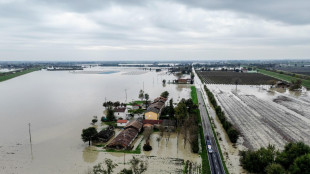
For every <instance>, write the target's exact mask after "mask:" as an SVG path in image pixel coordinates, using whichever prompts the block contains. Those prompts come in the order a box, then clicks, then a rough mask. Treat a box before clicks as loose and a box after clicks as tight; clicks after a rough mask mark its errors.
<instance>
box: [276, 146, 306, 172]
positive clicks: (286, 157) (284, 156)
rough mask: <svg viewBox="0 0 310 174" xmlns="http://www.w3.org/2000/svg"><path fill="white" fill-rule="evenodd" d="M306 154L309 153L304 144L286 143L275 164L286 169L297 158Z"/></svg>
mask: <svg viewBox="0 0 310 174" xmlns="http://www.w3.org/2000/svg"><path fill="white" fill-rule="evenodd" d="M307 153H310V147H309V146H308V145H306V144H305V143H303V142H297V143H288V144H287V145H285V146H284V150H283V151H282V152H281V153H280V154H279V155H278V156H277V158H276V162H277V163H279V164H281V165H282V166H283V167H284V168H286V169H288V168H289V167H290V166H291V165H292V164H293V163H294V160H295V159H296V158H297V157H299V156H302V155H305V154H307Z"/></svg>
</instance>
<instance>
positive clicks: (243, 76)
mask: <svg viewBox="0 0 310 174" xmlns="http://www.w3.org/2000/svg"><path fill="white" fill-rule="evenodd" d="M197 73H199V75H200V77H201V78H202V80H203V82H204V83H207V84H235V83H236V82H237V83H238V84H240V85H259V84H270V83H271V81H272V80H276V79H275V78H273V77H270V76H266V75H263V74H259V73H241V72H234V71H198V72H197Z"/></svg>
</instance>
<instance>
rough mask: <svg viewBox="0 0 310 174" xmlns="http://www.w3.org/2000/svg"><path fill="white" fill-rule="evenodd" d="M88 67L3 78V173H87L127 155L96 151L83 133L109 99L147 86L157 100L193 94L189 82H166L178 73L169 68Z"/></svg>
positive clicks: (0, 170)
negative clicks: (167, 95)
mask: <svg viewBox="0 0 310 174" xmlns="http://www.w3.org/2000/svg"><path fill="white" fill-rule="evenodd" d="M90 71H105V72H108V73H97V72H94V73H92V72H90ZM85 72H86V73H72V72H68V71H53V72H51V71H44V70H42V71H37V72H33V73H30V74H26V75H23V76H20V77H17V78H14V79H11V80H8V81H4V82H1V83H0V173H85V171H86V170H87V168H88V167H91V166H93V165H95V164H97V163H99V162H102V161H103V159H104V158H115V159H118V158H119V157H120V156H122V154H117V153H113V154H112V153H110V154H108V153H101V152H97V151H93V150H92V149H91V148H93V147H87V146H88V144H87V143H85V144H84V143H83V142H82V140H81V138H80V134H81V130H82V129H83V128H87V127H89V126H90V122H91V119H92V118H93V116H98V117H99V118H100V117H101V116H102V113H103V107H102V103H103V102H104V101H105V99H106V100H111V101H120V102H130V101H132V100H137V98H138V95H139V90H140V89H143V88H144V90H145V92H146V93H148V94H149V95H150V99H151V100H152V99H154V98H156V97H158V96H159V95H160V93H161V92H163V91H165V90H167V91H168V92H169V93H170V96H171V97H173V99H174V102H177V101H179V100H180V99H181V98H189V94H190V89H189V86H187V85H174V84H166V85H163V84H162V80H163V79H166V80H167V81H169V80H170V81H171V80H173V79H176V77H174V76H173V75H167V74H166V73H165V71H163V72H158V73H156V72H154V71H149V70H148V71H142V70H139V69H135V68H112V67H105V68H99V67H95V68H91V69H86V70H85ZM125 90H126V91H127V100H126V93H125ZM28 123H31V133H32V145H30V142H29V132H28V128H29V127H28Z"/></svg>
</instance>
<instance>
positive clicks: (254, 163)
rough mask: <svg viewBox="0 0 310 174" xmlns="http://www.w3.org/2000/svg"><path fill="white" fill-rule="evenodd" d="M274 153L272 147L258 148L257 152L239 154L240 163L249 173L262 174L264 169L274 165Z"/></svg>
mask: <svg viewBox="0 0 310 174" xmlns="http://www.w3.org/2000/svg"><path fill="white" fill-rule="evenodd" d="M275 156H276V151H275V148H274V146H271V145H269V146H268V147H267V148H264V147H262V148H260V149H259V150H257V151H247V152H241V158H240V163H241V165H242V167H243V168H244V169H246V170H248V171H249V172H251V173H264V172H265V168H266V167H267V166H268V165H270V164H272V163H274V159H275Z"/></svg>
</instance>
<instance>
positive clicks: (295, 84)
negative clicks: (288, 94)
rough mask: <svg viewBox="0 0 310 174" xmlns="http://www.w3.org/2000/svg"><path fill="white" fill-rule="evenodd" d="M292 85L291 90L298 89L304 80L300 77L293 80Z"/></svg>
mask: <svg viewBox="0 0 310 174" xmlns="http://www.w3.org/2000/svg"><path fill="white" fill-rule="evenodd" d="M291 83H292V85H291V87H290V90H297V89H300V88H301V83H302V81H301V80H300V79H297V80H292V82H291Z"/></svg>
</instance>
